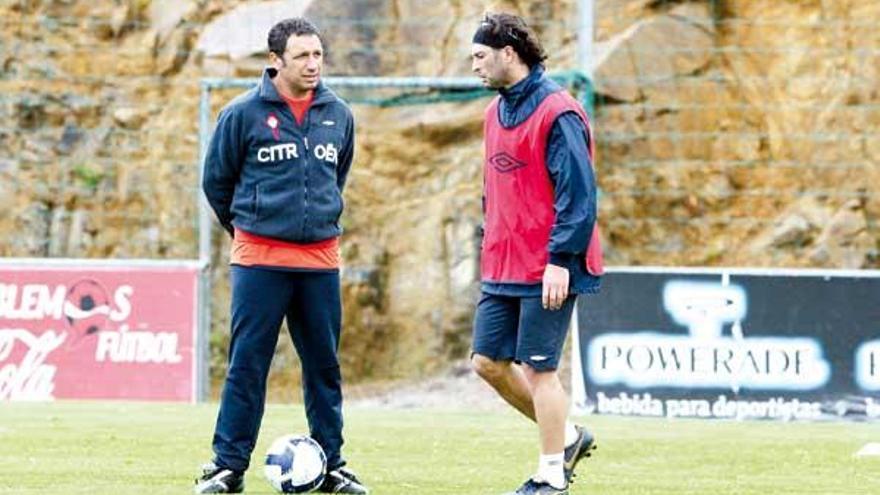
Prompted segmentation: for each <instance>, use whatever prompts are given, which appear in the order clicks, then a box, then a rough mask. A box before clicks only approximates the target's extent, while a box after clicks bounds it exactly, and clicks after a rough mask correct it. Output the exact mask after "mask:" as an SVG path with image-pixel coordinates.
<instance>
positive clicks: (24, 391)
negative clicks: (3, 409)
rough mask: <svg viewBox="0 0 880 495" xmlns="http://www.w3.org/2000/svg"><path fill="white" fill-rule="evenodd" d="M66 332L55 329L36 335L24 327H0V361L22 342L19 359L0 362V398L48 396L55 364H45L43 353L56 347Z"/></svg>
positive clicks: (53, 384)
mask: <svg viewBox="0 0 880 495" xmlns="http://www.w3.org/2000/svg"><path fill="white" fill-rule="evenodd" d="M66 337H67V334H66V333H56V332H55V331H54V330H49V331H46V332H43V333H42V334H41V335H39V336H37V335H34V334H32V333H31V332H29V331H27V330H23V329H11V330H0V363H4V362H6V361H7V360H8V358H9V357H10V356H11V355H12V352H13V350H16V348H17V347H19V346H24V348H25V350H24V357H23V358H22V359H21V361H19V362H18V363H8V364H3V365H0V400H47V399H52V398H53V396H52V393H53V392H54V390H55V372H56V367H55V366H53V365H49V364H46V357H47V356H48V355H49V353H51V352H52V351H54V350H55V349H57V348H58V347H59V346H60V345H61V343H62V342H64V339H65V338H66Z"/></svg>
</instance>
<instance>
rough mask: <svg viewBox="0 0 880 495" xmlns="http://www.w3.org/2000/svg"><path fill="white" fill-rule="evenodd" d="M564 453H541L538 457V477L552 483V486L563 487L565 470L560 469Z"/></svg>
mask: <svg viewBox="0 0 880 495" xmlns="http://www.w3.org/2000/svg"><path fill="white" fill-rule="evenodd" d="M564 458H565V454H564V453H563V452H560V453H558V454H549V455H541V456H540V457H539V458H538V477H539V478H541V479H542V480H544V481H546V482H547V483H550V484H551V485H553V487H554V488H564V487H565V472H564V471H563V469H562V464H563V462H564Z"/></svg>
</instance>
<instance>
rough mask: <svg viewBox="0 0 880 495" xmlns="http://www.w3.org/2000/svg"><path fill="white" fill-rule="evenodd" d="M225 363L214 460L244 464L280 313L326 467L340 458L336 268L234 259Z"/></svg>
mask: <svg viewBox="0 0 880 495" xmlns="http://www.w3.org/2000/svg"><path fill="white" fill-rule="evenodd" d="M230 278H231V281H232V282H231V283H232V325H231V326H232V336H231V339H230V342H229V366H228V370H227V373H226V383H225V385H224V386H223V393H222V396H221V398H220V412H219V414H218V416H217V425H216V428H215V430H214V441H213V448H214V454H215V458H214V462H215V464H217V465H218V466H223V467H226V468H229V469H232V470H235V471H245V470H246V469H247V468H248V465H249V463H250V458H251V452H252V451H253V449H254V446H255V445H256V442H257V435H258V433H259V430H260V423H261V421H262V419H263V410H264V406H265V402H266V379H267V377H268V375H269V365H270V364H271V362H272V356H273V355H274V353H275V347H276V345H277V343H278V334H279V330H280V327H281V323H282V320H283V319H284V318H287V326H288V328H289V330H290V337H291V338H292V339H293V344H294V347H296V351H297V354H299V358H300V361H301V362H302V374H303V377H302V383H303V398H304V401H305V409H306V416H307V418H308V421H309V430H310V435H311V436H312V438H314V439H315V440H316V441H317V442H318V443H319V444H320V445H321V447H323V449H324V452H325V453H326V454H327V467H328V469H334V468H337V467H339V466H342V465H344V464H345V462H344V461H343V460H342V456H341V453H340V450H341V448H342V377H341V374H340V372H339V360H338V359H337V350H338V348H339V332H340V327H341V318H342V317H341V301H340V294H339V273H337V272H294V271H282V270H273V269H267V268H257V267H245V266H238V265H233V266H232V267H231V269H230Z"/></svg>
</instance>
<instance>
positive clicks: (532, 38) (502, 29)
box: [479, 13, 547, 68]
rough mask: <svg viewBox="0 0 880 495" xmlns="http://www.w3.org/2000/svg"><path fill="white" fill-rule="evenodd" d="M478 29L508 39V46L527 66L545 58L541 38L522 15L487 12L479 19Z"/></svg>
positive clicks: (545, 54)
mask: <svg viewBox="0 0 880 495" xmlns="http://www.w3.org/2000/svg"><path fill="white" fill-rule="evenodd" d="M479 30H480V31H483V30H486V31H487V34H488V35H489V36H492V37H493V38H497V39H507V40H509V41H510V43H509V44H510V47H511V48H513V49H514V50H515V51H516V53H517V54H518V55H519V58H520V59H522V61H523V62H524V63H525V64H526V65H528V66H529V68H531V67H534V66H535V65H537V64H540V63H542V62H543V61H544V60H546V59H547V53H546V52H545V51H544V47H543V46H542V45H541V40H539V39H538V36H537V35H536V34H535V32H534V31H533V30H532V28H530V27H529V25H528V24H526V21H524V20H523V18H522V17H519V16H516V15H513V14H506V13H497V14H493V13H487V14H486V15H485V17H483V20H482V21H480V27H479Z"/></svg>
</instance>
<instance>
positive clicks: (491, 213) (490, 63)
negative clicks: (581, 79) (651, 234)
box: [471, 14, 602, 495]
mask: <svg viewBox="0 0 880 495" xmlns="http://www.w3.org/2000/svg"><path fill="white" fill-rule="evenodd" d="M471 55H472V59H473V70H474V72H475V73H476V74H477V76H479V77H480V78H481V79H482V80H483V83H484V84H485V85H486V86H488V87H491V88H496V89H498V90H499V92H500V95H499V97H497V98H495V99H494V100H493V101H492V103H491V104H490V105H489V107H488V109H487V111H486V117H485V118H486V120H485V127H484V133H485V160H486V162H485V165H484V191H483V201H484V203H483V206H484V208H483V209H484V212H483V213H484V236H483V244H482V251H481V260H480V263H481V267H480V268H481V278H482V296H481V298H480V302H479V304H478V306H477V312H476V316H475V318H474V342H473V356H472V362H473V365H474V368H475V369H476V371H477V373H478V374H479V375H480V376H481V377H483V379H485V380H486V381H487V382H488V383H489V384H490V385H491V386H492V387H494V388H495V389H496V391H497V392H498V393H499V394H500V395H501V397H503V398H504V399H505V400H506V401H507V402H508V403H510V404H511V405H512V406H513V407H514V408H516V409H517V410H518V411H519V412H520V413H522V414H523V415H525V416H527V417H528V418H530V419H532V420H534V421H536V422H537V424H538V430H539V433H540V440H541V442H540V443H541V455H540V457H539V460H538V470H537V473H536V474H535V475H534V476H532V477H530V478H529V479H528V480H527V481H526V482H525V483H524V484H523V485H522V486H521V487H519V489H517V490H516V492H515V493H516V494H518V495H564V494H567V493H568V486H569V483H570V482H571V479H572V475H573V472H574V467H575V465H576V464H577V462H578V461H579V460H580V459H582V458H584V457H586V456H588V455H589V453H590V450H592V449H593V448H595V442H594V439H593V435H592V434H590V433H589V432H588V431H587V430H586V429H585V428H583V427H581V426H577V425H573V424H572V423H570V422H568V421H567V419H566V417H567V411H568V399H567V397H566V394H565V391H564V390H563V388H562V384H561V383H560V381H559V377H558V375H557V373H556V369H557V366H558V363H559V358H560V354H561V352H562V347H563V344H564V342H565V337H566V335H567V332H568V325H569V321H570V319H571V315H572V311H573V308H574V306H575V299H576V297H577V296H576V295H577V294H588V293H594V292H596V291H598V290H599V281H600V279H599V276H600V275H601V274H602V254H601V247H600V246H599V233H598V227H597V226H596V186H595V180H594V175H593V168H592V156H593V152H592V146H593V141H592V139H591V132H590V128H589V120H588V118H587V115H586V114H585V113H584V111H583V108H581V106H580V105H579V104H578V103H577V101H575V100H574V99H573V98H572V97H571V96H570V95H569V94H568V93H567V92H565V91H564V90H563V89H562V88H561V87H559V85H557V84H555V83H554V82H552V81H551V80H549V79H547V78H545V77H544V68H543V66H542V65H541V64H542V62H543V60H544V59H545V58H546V55H545V54H544V50H543V48H542V47H541V44H540V41H539V40H538V39H537V38H536V36H535V35H534V33H533V31H532V30H531V29H530V28H529V27H528V26H527V25H526V24H525V22H524V21H523V20H522V19H521V18H519V17H516V16H512V15H508V14H490V15H487V16H486V18H485V19H484V20H483V22H482V23H481V24H480V27H479V28H478V29H477V31H476V33H475V34H474V38H473V46H472V49H471ZM514 363H518V364H520V366H516V365H514Z"/></svg>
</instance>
